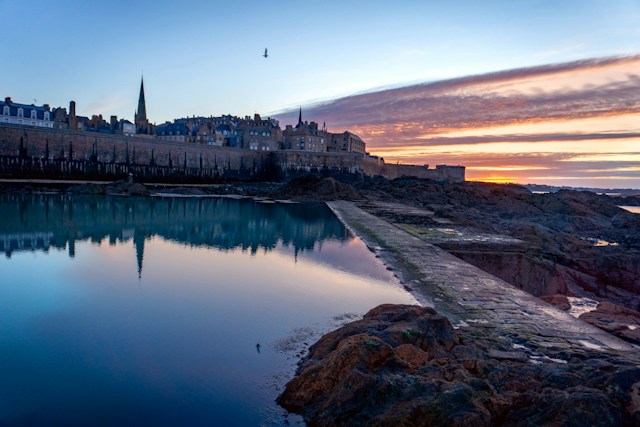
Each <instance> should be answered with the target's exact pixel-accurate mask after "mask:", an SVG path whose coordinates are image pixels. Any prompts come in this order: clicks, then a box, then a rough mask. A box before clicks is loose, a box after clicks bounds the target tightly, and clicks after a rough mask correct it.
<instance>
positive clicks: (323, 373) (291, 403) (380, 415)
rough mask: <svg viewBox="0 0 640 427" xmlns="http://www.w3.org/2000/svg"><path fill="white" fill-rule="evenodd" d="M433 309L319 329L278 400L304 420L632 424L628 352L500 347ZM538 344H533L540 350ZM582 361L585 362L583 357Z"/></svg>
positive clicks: (504, 341) (409, 309)
mask: <svg viewBox="0 0 640 427" xmlns="http://www.w3.org/2000/svg"><path fill="white" fill-rule="evenodd" d="M479 332H480V331H479V330H476V329H474V328H473V327H465V328H461V329H459V330H454V329H453V327H452V326H451V323H450V322H449V321H448V320H447V319H446V317H444V316H442V315H440V314H438V313H437V312H435V310H433V309H431V308H425V307H419V306H409V305H389V304H385V305H381V306H378V307H376V308H374V309H372V310H370V311H369V312H368V313H367V314H366V315H365V316H364V317H363V319H361V320H357V321H354V322H351V323H348V324H346V325H344V326H343V327H341V328H339V329H337V330H335V331H333V332H330V333H328V334H326V335H324V336H323V337H322V338H321V339H320V340H319V341H318V342H317V343H316V344H314V345H313V346H312V347H311V349H310V351H309V355H308V356H307V357H306V358H305V359H303V360H302V361H301V364H300V367H299V370H298V373H297V376H296V377H295V378H294V379H293V380H291V381H290V382H289V383H288V384H287V385H286V387H285V390H284V391H283V393H282V394H281V395H280V396H279V397H278V403H279V404H280V405H282V406H283V407H284V408H286V409H288V410H290V411H293V412H296V413H299V414H302V416H303V417H304V419H305V421H306V422H307V424H308V425H310V426H363V425H367V426H369V425H371V426H468V425H473V426H489V425H498V424H499V425H558V426H562V425H637V422H638V420H640V368H637V365H638V361H637V360H635V359H631V360H629V359H624V358H622V357H620V356H617V355H615V354H608V353H602V352H599V351H597V350H589V349H582V348H581V349H580V350H579V352H580V358H575V357H572V353H571V352H572V351H576V352H577V351H578V350H572V349H562V352H563V353H562V355H563V356H564V357H565V358H566V359H569V360H577V361H579V363H574V362H569V363H566V364H560V363H556V362H554V361H553V360H552V358H554V357H555V358H556V360H557V358H559V357H560V353H553V350H549V351H550V353H549V359H545V358H542V357H540V354H539V353H536V354H537V356H536V357H537V359H536V361H537V363H536V364H534V363H531V362H530V361H529V357H528V355H527V354H526V353H525V352H524V351H507V350H505V348H512V345H513V343H512V342H511V341H510V339H508V338H507V337H504V336H491V335H489V334H487V333H483V334H480V333H479ZM536 351H541V350H540V349H538V350H536ZM583 360H584V362H582V361H583Z"/></svg>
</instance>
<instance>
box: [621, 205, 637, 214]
mask: <svg viewBox="0 0 640 427" xmlns="http://www.w3.org/2000/svg"><path fill="white" fill-rule="evenodd" d="M619 207H621V208H622V209H625V210H628V211H629V212H633V213H637V214H640V206H619Z"/></svg>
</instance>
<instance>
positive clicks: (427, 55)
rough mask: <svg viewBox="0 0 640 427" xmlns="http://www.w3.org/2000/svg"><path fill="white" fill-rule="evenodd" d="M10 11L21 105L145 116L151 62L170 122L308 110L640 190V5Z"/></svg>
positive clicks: (570, 1)
mask: <svg viewBox="0 0 640 427" xmlns="http://www.w3.org/2000/svg"><path fill="white" fill-rule="evenodd" d="M0 18H2V22H3V32H2V34H3V35H2V39H3V43H2V48H1V52H2V57H3V59H4V60H3V66H0V89H2V90H1V91H0V92H2V93H3V94H4V95H2V94H0V95H1V96H11V97H12V98H13V100H14V101H16V102H25V103H32V102H34V100H35V102H36V103H38V104H43V103H48V104H50V105H52V106H67V105H68V103H69V101H70V100H75V101H76V103H77V109H78V113H79V114H84V115H89V116H90V115H92V114H102V115H103V116H105V117H109V116H110V115H117V116H118V117H123V118H127V119H129V120H131V119H133V114H134V111H135V109H136V107H137V99H138V92H139V87H140V78H141V76H142V75H144V82H145V95H146V101H147V115H148V117H149V118H150V120H151V121H153V122H156V123H162V122H164V121H167V120H172V119H174V118H177V117H185V116H191V115H199V116H200V115H202V116H209V115H221V114H233V115H239V116H245V115H252V114H254V113H260V114H261V115H263V116H277V117H278V118H280V119H281V124H282V125H283V127H284V124H286V123H287V122H289V121H291V120H293V119H292V117H293V115H292V114H291V112H292V111H293V110H295V109H297V108H298V107H299V106H302V107H303V111H304V113H303V114H304V117H305V119H308V120H316V121H318V122H322V121H326V122H327V127H328V128H329V129H330V130H333V131H342V130H345V129H351V130H354V131H356V132H357V133H359V134H360V135H361V136H363V138H364V139H365V141H366V142H367V147H368V150H369V151H370V152H371V153H372V154H377V155H381V156H383V157H385V159H386V160H387V161H393V162H396V161H397V162H403V163H409V162H413V163H420V164H430V165H435V164H436V163H448V164H452V163H455V164H464V165H466V166H467V176H468V177H469V178H471V179H484V180H493V181H499V182H500V181H516V182H523V183H524V182H537V183H544V184H553V185H587V186H597V187H603V188H604V187H608V188H610V187H631V188H640V170H638V169H640V162H639V161H638V160H640V148H636V147H639V146H640V139H639V138H638V137H637V135H635V136H634V135H633V134H634V133H636V134H637V133H640V125H638V123H640V116H639V108H638V101H637V100H638V99H640V92H639V84H638V80H639V78H640V69H639V67H640V60H639V59H638V56H637V55H639V54H640V25H638V22H640V0H616V1H600V0H564V1H561V2H558V1H546V0H520V1H517V2H514V1H491V0H488V1H482V2H478V1H425V0H422V1H407V0H396V1H394V2H389V1H377V0H369V1H357V0H356V1H348V0H342V1H333V0H327V1H323V2H305V1H301V0H299V1H272V2H258V1H252V0H248V1H244V2H242V3H237V2H217V1H193V0H184V1H182V2H179V3H177V2H169V1H162V0H158V1H155V2H153V3H150V2H143V1H136V0H129V1H120V0H115V1H108V2H106V1H93V2H86V1H75V0H58V1H56V2H48V1H46V2H45V1H41V0H34V1H31V2H16V1H14V0H11V1H9V0H0ZM265 47H266V48H268V49H269V57H268V58H263V57H262V53H263V51H264V48H265ZM510 73H511V74H510ZM514 74H515V75H514ZM483 76H484V77H483ZM456 82H457V83H456ZM394 91H395V92H394ZM398 91H400V92H398ZM603 94H605V96H602V95H603ZM354 95H355V96H354ZM396 96H398V97H399V98H397V99H396V98H395V97H396ZM572 97H577V99H573V98H572ZM411 100H412V101H411ZM357 103H360V104H361V105H359V106H358V105H357ZM576 103H577V104H576ZM576 105H579V111H576V112H574V111H573V110H574V107H576ZM329 106H332V107H331V108H332V109H333V112H331V111H329V110H327V108H328V107H329ZM323 108H324V109H323ZM356 111H357V114H356ZM409 112H410V114H408V113H409ZM392 117H393V119H392ZM419 129H421V130H419ZM560 134H561V135H560ZM579 134H580V135H579ZM585 134H588V136H586V135H585ZM623 134H624V135H623ZM513 135H519V136H518V138H515V137H514V136H513ZM559 135H560V136H559ZM576 135H579V136H576ZM612 135H614V136H615V135H618V136H617V137H612ZM483 138H484V139H483ZM572 138H573V139H572Z"/></svg>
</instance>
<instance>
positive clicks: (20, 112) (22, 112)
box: [18, 108, 24, 123]
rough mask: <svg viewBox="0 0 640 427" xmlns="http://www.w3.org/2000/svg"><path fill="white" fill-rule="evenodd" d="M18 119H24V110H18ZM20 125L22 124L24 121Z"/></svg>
mask: <svg viewBox="0 0 640 427" xmlns="http://www.w3.org/2000/svg"><path fill="white" fill-rule="evenodd" d="M18 117H24V110H23V109H22V108H18ZM20 123H22V121H21V122H20Z"/></svg>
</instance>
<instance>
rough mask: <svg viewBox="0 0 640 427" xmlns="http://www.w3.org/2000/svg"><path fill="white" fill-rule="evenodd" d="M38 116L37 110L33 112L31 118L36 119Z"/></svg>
mask: <svg viewBox="0 0 640 427" xmlns="http://www.w3.org/2000/svg"><path fill="white" fill-rule="evenodd" d="M36 114H38V113H37V112H36V110H31V118H32V119H36V118H37V116H36Z"/></svg>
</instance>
